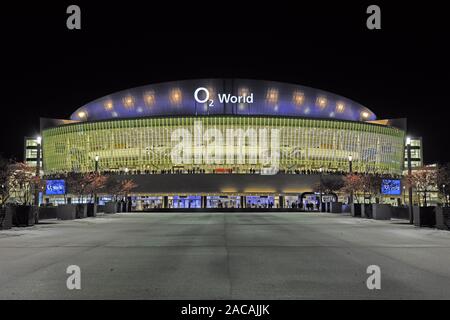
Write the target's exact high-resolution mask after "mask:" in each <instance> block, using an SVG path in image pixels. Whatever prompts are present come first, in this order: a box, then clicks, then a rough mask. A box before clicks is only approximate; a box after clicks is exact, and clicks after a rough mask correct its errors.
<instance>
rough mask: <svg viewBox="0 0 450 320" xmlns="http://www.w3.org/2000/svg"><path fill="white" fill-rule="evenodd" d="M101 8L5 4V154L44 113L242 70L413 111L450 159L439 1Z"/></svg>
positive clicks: (418, 130)
mask: <svg viewBox="0 0 450 320" xmlns="http://www.w3.org/2000/svg"><path fill="white" fill-rule="evenodd" d="M335 2H336V1H335ZM96 3H97V5H96V6H93V5H92V4H90V3H85V2H80V1H73V2H62V3H59V4H57V3H54V4H51V5H50V4H48V5H47V7H43V5H42V4H40V5H38V4H34V5H32V6H31V5H27V4H26V3H20V4H18V5H15V6H14V7H2V11H1V21H0V26H1V29H0V30H1V31H0V32H1V41H2V43H1V46H0V48H1V51H2V57H1V61H2V70H1V77H2V78H3V81H2V95H1V96H2V99H1V102H0V106H1V111H2V117H1V119H2V121H1V124H0V131H1V139H2V140H1V148H0V152H1V153H2V154H3V155H4V156H5V157H15V158H17V159H18V160H21V159H22V156H23V138H24V136H26V135H30V136H33V135H37V133H38V128H39V117H49V118H68V117H69V116H70V114H71V113H72V112H73V111H74V110H76V109H77V108H78V107H80V106H82V105H83V104H85V103H87V102H89V101H92V100H95V99H97V98H100V97H102V96H104V95H107V94H109V93H113V92H115V91H119V90H123V89H127V88H131V87H135V86H140V85H146V84H151V83H156V82H162V81H171V80H181V79H189V78H211V77H216V78H223V77H227V78H232V77H236V78H251V79H264V80H275V81H282V82H292V83H297V84H301V85H306V86H311V87H315V88H319V89H323V90H327V91H330V92H333V93H336V94H339V95H342V96H345V97H348V98H350V99H353V100H355V101H357V102H359V103H361V104H363V105H365V106H367V107H368V108H370V109H371V110H372V111H374V112H375V114H377V116H378V118H403V117H405V118H408V130H409V132H410V134H411V135H418V136H422V137H423V141H424V155H425V161H426V162H427V163H432V162H446V161H450V148H449V136H450V134H449V133H450V123H449V117H448V116H449V114H450V113H449V112H448V111H447V110H448V108H449V98H448V95H449V90H448V85H449V84H450V81H449V80H450V75H449V71H450V67H449V64H450V63H449V56H450V55H449V53H450V52H449V49H448V47H449V45H448V42H449V38H450V37H449V34H448V30H449V27H448V26H447V25H446V24H445V21H446V20H448V19H447V18H446V16H445V10H444V8H443V7H441V6H442V4H441V3H442V2H436V3H435V4H431V2H427V4H429V6H428V7H426V6H425V5H424V4H422V5H421V6H420V7H419V6H413V5H412V4H411V2H401V1H400V2H398V1H396V3H397V5H398V7H393V6H392V4H390V5H388V4H384V3H381V2H355V3H354V4H347V5H346V6H345V7H344V6H342V5H341V6H339V7H338V6H336V4H335V5H331V4H330V3H332V2H331V1H330V2H329V3H328V2H323V1H322V2H320V1H314V2H313V3H315V5H311V4H306V2H305V1H303V2H301V3H300V4H298V3H297V4H294V3H295V1H290V2H289V3H290V4H289V3H283V2H280V1H276V2H275V3H276V4H273V5H269V4H267V3H263V2H256V3H255V4H253V5H250V4H247V5H244V4H243V2H242V1H241V2H230V1H226V2H218V1H217V2H216V1H210V2H207V3H203V2H198V3H197V4H195V5H194V4H191V3H189V4H183V5H180V4H177V3H174V2H167V1H166V2H164V5H161V4H157V3H156V1H147V3H148V6H144V5H142V4H140V3H141V2H136V3H133V2H132V1H123V2H119V3H115V4H111V2H104V3H103V4H101V2H97V1H96ZM138 3H139V4H138ZM257 3H259V4H257ZM69 4H78V5H80V7H81V11H82V30H81V31H70V30H68V29H67V28H66V19H67V16H68V15H67V14H66V12H65V11H66V8H67V6H68V5H69ZM369 4H378V5H380V7H381V12H382V30H374V31H371V30H368V29H367V28H366V19H367V16H368V15H367V14H366V12H365V11H366V8H367V6H368V5H369Z"/></svg>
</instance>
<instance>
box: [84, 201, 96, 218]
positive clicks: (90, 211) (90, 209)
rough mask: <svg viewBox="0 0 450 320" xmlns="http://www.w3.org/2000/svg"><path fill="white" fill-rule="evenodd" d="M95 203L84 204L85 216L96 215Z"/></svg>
mask: <svg viewBox="0 0 450 320" xmlns="http://www.w3.org/2000/svg"><path fill="white" fill-rule="evenodd" d="M97 206H98V205H97V204H96V203H88V204H87V205H86V208H87V216H88V217H95V216H97Z"/></svg>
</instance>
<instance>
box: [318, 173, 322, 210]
mask: <svg viewBox="0 0 450 320" xmlns="http://www.w3.org/2000/svg"><path fill="white" fill-rule="evenodd" d="M319 171H320V190H319V191H320V197H319V211H320V212H322V188H323V184H322V172H323V168H320V169H319Z"/></svg>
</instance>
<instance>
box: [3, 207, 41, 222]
mask: <svg viewBox="0 0 450 320" xmlns="http://www.w3.org/2000/svg"><path fill="white" fill-rule="evenodd" d="M9 208H10V210H11V212H12V222H13V225H14V226H17V227H28V226H34V224H35V222H36V215H37V214H38V208H37V206H29V205H20V206H9Z"/></svg>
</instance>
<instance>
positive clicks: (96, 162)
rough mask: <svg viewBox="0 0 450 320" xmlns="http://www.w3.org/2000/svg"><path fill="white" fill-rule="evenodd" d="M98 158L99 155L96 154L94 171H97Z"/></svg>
mask: <svg viewBox="0 0 450 320" xmlns="http://www.w3.org/2000/svg"><path fill="white" fill-rule="evenodd" d="M98 160H100V157H99V156H98V155H96V156H95V172H96V173H97V172H98Z"/></svg>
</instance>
